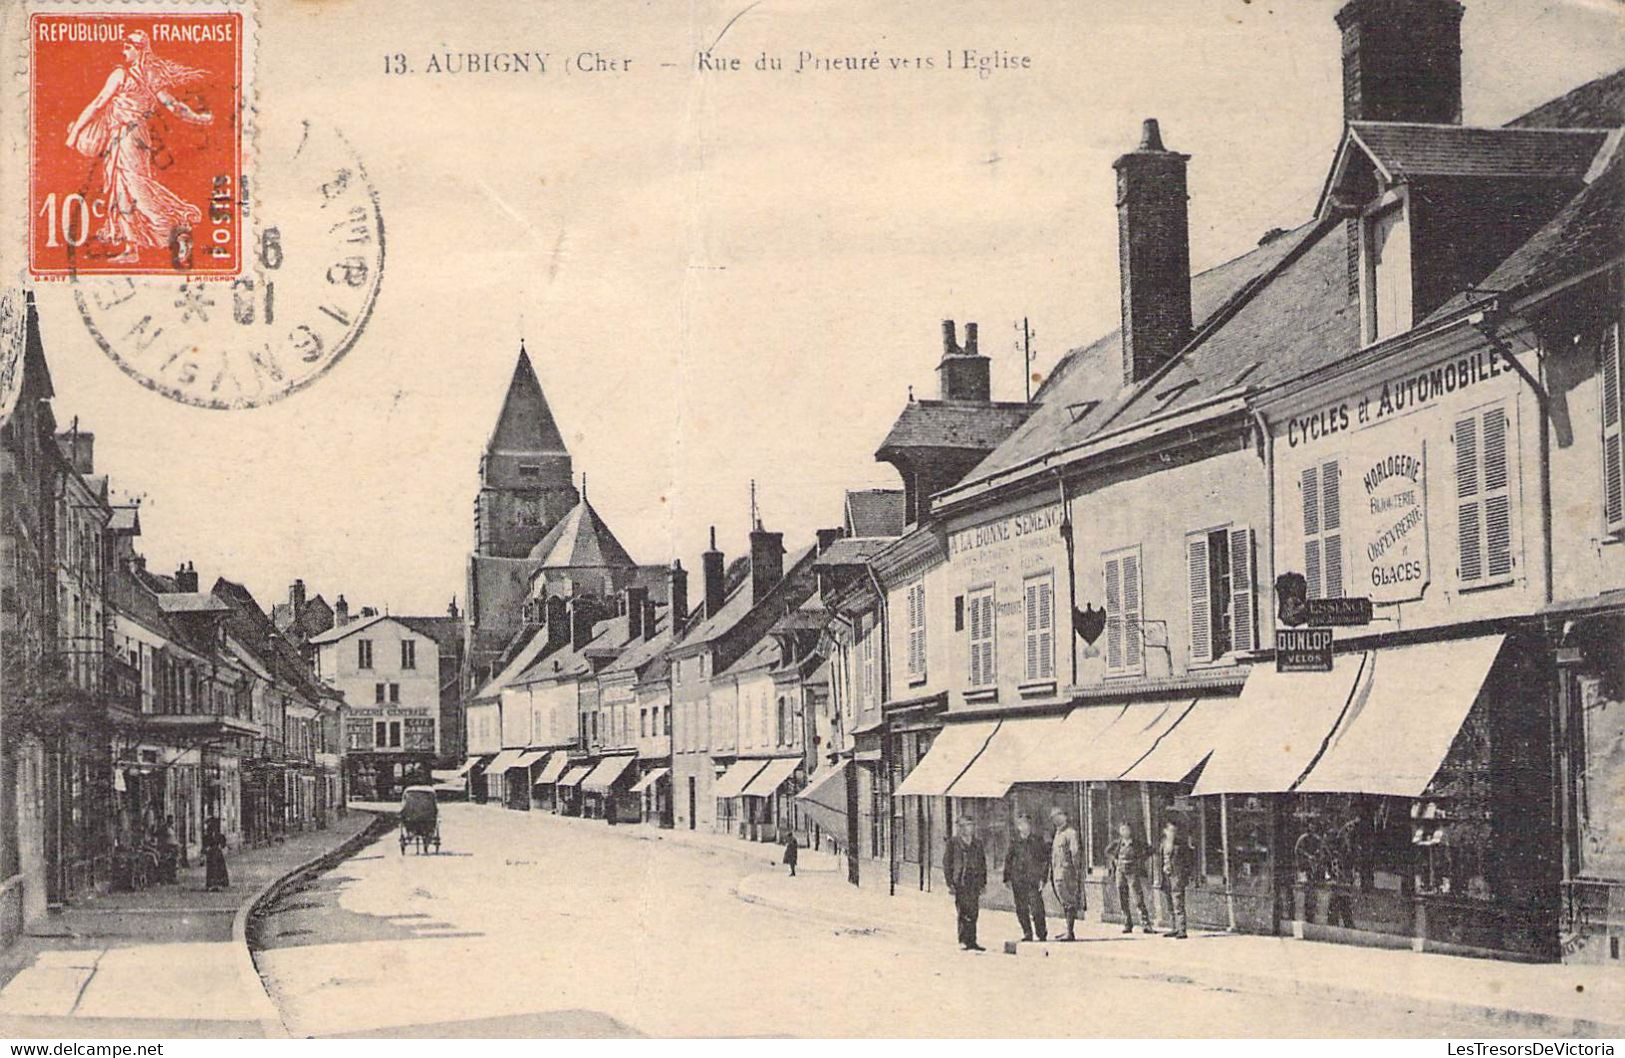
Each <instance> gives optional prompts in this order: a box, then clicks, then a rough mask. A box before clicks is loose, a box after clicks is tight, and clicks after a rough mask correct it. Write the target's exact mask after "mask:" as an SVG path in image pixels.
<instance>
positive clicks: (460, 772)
mask: <svg viewBox="0 0 1625 1058" xmlns="http://www.w3.org/2000/svg"><path fill="white" fill-rule="evenodd" d="M479 762H480V758H478V757H470V758H468V759H467V760H465V761H463V766H462V767H460V768H458V769H457V770H456V771H454V772H452V773H451V777H452V778H453V779H460V778H462V777H463V776H464V775H467V774H468V772H469V769H470V768H472V767H474V765H476V764H478V763H479Z"/></svg>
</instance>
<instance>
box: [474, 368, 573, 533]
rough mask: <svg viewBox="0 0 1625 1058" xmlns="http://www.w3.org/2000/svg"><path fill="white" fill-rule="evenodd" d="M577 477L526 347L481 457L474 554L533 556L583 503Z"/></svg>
mask: <svg viewBox="0 0 1625 1058" xmlns="http://www.w3.org/2000/svg"><path fill="white" fill-rule="evenodd" d="M573 477H574V475H573V472H572V470H571V465H570V453H569V451H568V450H566V449H565V447H564V438H563V436H562V435H560V433H559V428H558V424H557V423H555V422H554V421H553V410H552V409H551V408H549V407H548V405H547V398H546V397H544V396H543V395H542V386H541V383H539V382H537V381H536V372H535V370H534V369H533V368H532V367H531V365H530V355H529V354H528V353H526V352H525V345H524V343H523V342H521V343H520V344H519V362H518V363H517V364H515V365H514V369H513V380H512V381H510V382H509V383H508V395H507V397H506V399H504V400H503V402H502V414H501V415H499V416H498V417H497V424H496V429H494V430H492V431H491V439H490V441H489V442H487V443H486V446H485V454H484V455H483V456H482V457H480V493H479V496H478V498H476V499H475V501H474V553H475V554H476V555H487V556H491V557H497V558H524V557H525V556H527V555H528V554H530V550H531V548H533V547H535V546H536V544H537V542H538V541H540V540H541V539H542V537H544V536H546V535H547V533H548V531H549V530H551V529H552V528H553V527H554V526H555V525H557V524H558V523H559V521H560V520H561V519H562V518H563V517H564V516H565V515H566V514H568V513H570V511H571V509H572V508H574V507H575V505H576V503H577V501H578V500H579V499H580V496H579V495H578V494H577V492H576V489H575V484H574V482H573V480H572V479H573Z"/></svg>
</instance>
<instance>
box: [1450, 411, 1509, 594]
mask: <svg viewBox="0 0 1625 1058" xmlns="http://www.w3.org/2000/svg"><path fill="white" fill-rule="evenodd" d="M1455 442H1456V543H1457V566H1456V576H1457V577H1458V578H1459V579H1460V581H1461V583H1462V584H1463V585H1464V586H1472V585H1479V584H1494V583H1498V582H1502V581H1505V580H1508V579H1510V578H1511V576H1512V491H1511V487H1510V486H1511V474H1510V466H1509V462H1508V459H1507V413H1506V409H1505V408H1503V407H1494V408H1487V409H1485V410H1483V411H1479V412H1474V413H1473V414H1472V415H1470V416H1468V417H1466V418H1464V419H1460V420H1458V421H1457V422H1456V431H1455Z"/></svg>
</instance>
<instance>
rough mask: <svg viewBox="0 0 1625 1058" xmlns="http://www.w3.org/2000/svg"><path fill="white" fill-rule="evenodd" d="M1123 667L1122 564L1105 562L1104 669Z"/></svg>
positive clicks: (1115, 560)
mask: <svg viewBox="0 0 1625 1058" xmlns="http://www.w3.org/2000/svg"><path fill="white" fill-rule="evenodd" d="M1122 667H1123V564H1122V563H1121V562H1120V561H1119V560H1118V559H1115V558H1112V559H1107V560H1106V668H1107V669H1109V670H1111V671H1113V672H1116V671H1118V670H1120V669H1121V668H1122Z"/></svg>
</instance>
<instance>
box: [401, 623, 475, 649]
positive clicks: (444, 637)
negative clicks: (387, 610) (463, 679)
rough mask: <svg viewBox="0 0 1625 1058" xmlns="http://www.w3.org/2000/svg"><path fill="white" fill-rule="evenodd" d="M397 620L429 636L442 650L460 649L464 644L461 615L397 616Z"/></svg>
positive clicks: (418, 632) (420, 633)
mask: <svg viewBox="0 0 1625 1058" xmlns="http://www.w3.org/2000/svg"><path fill="white" fill-rule="evenodd" d="M395 620H397V621H399V622H400V623H401V624H403V625H405V626H406V627H408V628H410V629H411V630H412V631H414V632H416V633H417V634H418V635H420V636H428V637H429V638H430V639H432V640H434V641H435V643H437V644H438V645H439V646H440V648H441V649H442V650H444V649H446V648H448V647H449V648H451V649H452V650H453V651H456V650H460V649H461V648H462V645H463V619H462V618H461V617H397V618H395Z"/></svg>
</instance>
